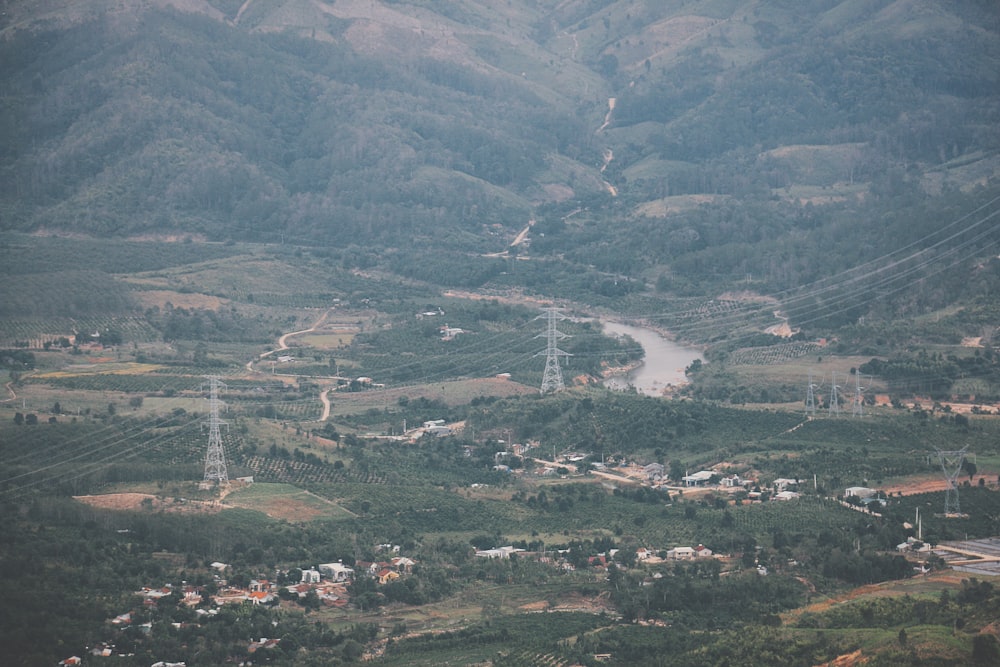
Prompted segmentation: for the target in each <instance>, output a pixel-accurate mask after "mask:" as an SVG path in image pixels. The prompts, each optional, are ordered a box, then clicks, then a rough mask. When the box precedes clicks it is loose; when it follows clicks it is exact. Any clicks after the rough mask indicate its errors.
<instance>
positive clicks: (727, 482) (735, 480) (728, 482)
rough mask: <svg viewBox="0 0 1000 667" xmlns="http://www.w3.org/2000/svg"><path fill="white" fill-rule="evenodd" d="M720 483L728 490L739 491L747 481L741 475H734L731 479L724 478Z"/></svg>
mask: <svg viewBox="0 0 1000 667" xmlns="http://www.w3.org/2000/svg"><path fill="white" fill-rule="evenodd" d="M719 483H720V484H722V486H724V487H726V488H727V489H738V488H740V487H742V486H743V485H744V484H745V483H746V481H745V480H744V479H743V478H741V477H740V476H739V475H732V476H729V477H723V478H722V479H721V480H720V482H719Z"/></svg>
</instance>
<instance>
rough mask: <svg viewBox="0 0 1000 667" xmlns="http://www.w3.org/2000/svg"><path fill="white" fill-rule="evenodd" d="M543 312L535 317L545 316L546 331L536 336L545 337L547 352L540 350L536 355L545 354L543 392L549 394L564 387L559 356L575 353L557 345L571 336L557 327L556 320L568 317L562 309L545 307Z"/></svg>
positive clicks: (569, 355) (568, 355)
mask: <svg viewBox="0 0 1000 667" xmlns="http://www.w3.org/2000/svg"><path fill="white" fill-rule="evenodd" d="M543 312H544V313H545V314H544V315H539V316H538V317H537V318H535V319H539V320H540V319H542V318H543V317H544V318H545V319H546V321H547V322H548V326H547V327H546V331H545V333H544V334H539V335H538V336H536V338H542V337H543V336H544V337H545V340H546V345H545V352H539V353H538V354H536V355H535V356H536V357H540V356H542V354H544V355H545V372H544V373H543V374H542V389H541V393H543V394H547V393H549V392H553V391H559V390H561V389H563V388H564V386H565V385H563V377H562V370H560V368H559V357H571V356H573V355H571V354H570V353H569V352H563V351H562V350H560V349H559V348H558V347H557V343H558V342H559V340H560V339H562V338H569V336H568V335H566V334H564V333H563V332H561V331H559V330H558V329H556V322H558V321H559V320H565V319H566V316H565V315H563V314H562V309H561V308H544V309H543Z"/></svg>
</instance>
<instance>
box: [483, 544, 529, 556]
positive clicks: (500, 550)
mask: <svg viewBox="0 0 1000 667" xmlns="http://www.w3.org/2000/svg"><path fill="white" fill-rule="evenodd" d="M520 551H524V549H516V548H514V547H512V546H506V547H497V548H496V549H482V550H480V551H477V552H476V558H490V559H493V558H500V559H507V558H510V557H511V554H515V553H518V552H520Z"/></svg>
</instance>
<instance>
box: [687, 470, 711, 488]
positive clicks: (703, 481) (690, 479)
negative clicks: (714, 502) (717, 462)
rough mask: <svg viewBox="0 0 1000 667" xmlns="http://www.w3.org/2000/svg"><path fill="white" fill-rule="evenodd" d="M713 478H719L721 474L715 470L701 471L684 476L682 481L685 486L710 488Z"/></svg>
mask: <svg viewBox="0 0 1000 667" xmlns="http://www.w3.org/2000/svg"><path fill="white" fill-rule="evenodd" d="M713 477H716V478H717V477H719V473H717V472H715V471H714V470H699V471H698V472H696V473H694V474H691V475H684V477H682V478H681V481H682V482H684V485H685V486H708V485H709V484H710V483H711V481H712V478H713Z"/></svg>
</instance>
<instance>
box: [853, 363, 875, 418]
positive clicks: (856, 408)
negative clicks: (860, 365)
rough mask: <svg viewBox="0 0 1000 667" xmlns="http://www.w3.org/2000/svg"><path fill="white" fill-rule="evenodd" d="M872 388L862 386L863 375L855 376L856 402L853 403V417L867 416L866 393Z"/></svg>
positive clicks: (856, 374)
mask: <svg viewBox="0 0 1000 667" xmlns="http://www.w3.org/2000/svg"><path fill="white" fill-rule="evenodd" d="M870 388H871V386H870V385H869V386H868V387H862V386H861V373H855V374H854V400H853V401H852V402H851V415H852V416H854V417H864V416H865V392H866V391H868V390H869V389H870Z"/></svg>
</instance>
